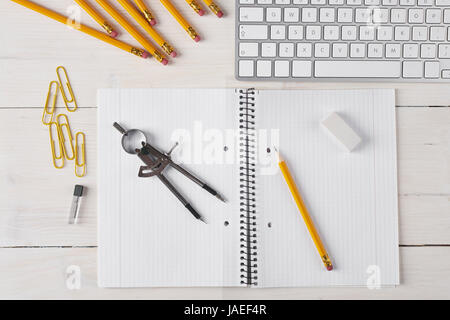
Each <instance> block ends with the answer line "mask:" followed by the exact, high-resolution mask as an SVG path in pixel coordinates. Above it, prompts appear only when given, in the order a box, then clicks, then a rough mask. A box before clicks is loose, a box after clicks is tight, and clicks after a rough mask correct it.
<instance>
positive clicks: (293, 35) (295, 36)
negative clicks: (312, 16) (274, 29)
mask: <svg viewBox="0 0 450 320" xmlns="http://www.w3.org/2000/svg"><path fill="white" fill-rule="evenodd" d="M288 38H289V40H302V39H303V26H289V31H288Z"/></svg>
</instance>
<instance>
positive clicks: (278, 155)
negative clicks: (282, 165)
mask: <svg viewBox="0 0 450 320" xmlns="http://www.w3.org/2000/svg"><path fill="white" fill-rule="evenodd" d="M273 149H274V150H275V153H276V154H277V157H278V162H281V161H283V158H282V157H281V155H280V151H278V148H277V147H275V146H273Z"/></svg>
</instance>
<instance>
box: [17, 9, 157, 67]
mask: <svg viewBox="0 0 450 320" xmlns="http://www.w3.org/2000/svg"><path fill="white" fill-rule="evenodd" d="M11 1H13V2H15V3H17V4H20V5H22V6H24V7H26V8H28V9H31V10H33V11H36V12H38V13H40V14H42V15H44V16H47V17H48V18H50V19H53V20H56V21H58V22H61V23H64V24H65V25H67V26H68V27H70V28H72V29H74V30H78V31H81V32H83V33H86V34H88V35H90V36H92V37H94V38H97V39H99V40H102V41H104V42H107V43H109V44H111V45H113V46H115V47H117V48H119V49H122V50H125V51H127V52H130V53H132V54H134V55H137V56H138V57H142V58H147V57H148V56H149V54H148V52H145V51H144V50H142V49H138V48H135V47H133V46H130V45H129V44H127V43H125V42H122V41H119V40H116V39H113V38H111V37H110V36H108V35H107V34H105V33H103V32H100V31H97V30H95V29H93V28H91V27H88V26H85V25H83V24H79V25H76V26H72V25H71V24H68V23H67V22H68V21H70V19H69V18H68V17H66V16H63V15H62V14H59V13H56V12H54V11H52V10H49V9H47V8H45V7H42V6H40V5H38V4H35V3H34V2H31V1H28V0H11Z"/></svg>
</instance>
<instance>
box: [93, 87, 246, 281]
mask: <svg viewBox="0 0 450 320" xmlns="http://www.w3.org/2000/svg"><path fill="white" fill-rule="evenodd" d="M235 97H236V95H235V92H234V90H196V89H189V90H184V89H175V90H174V89H171V90H165V89H156V90H154V89H142V90H119V89H117V90H116V89H105V90H100V91H99V94H98V105H99V111H98V148H99V149H98V159H99V160H98V161H99V163H98V168H99V178H98V182H99V198H98V206H99V208H98V212H99V223H98V229H99V230H98V234H99V253H98V279H99V280H98V282H99V285H100V286H101V287H170V286H178V287H182V286H238V285H239V284H240V278H239V275H240V271H239V262H240V261H239V213H238V212H239V201H238V197H239V190H238V187H239V186H238V181H239V180H238V175H239V173H238V170H237V166H236V165H235V164H234V163H231V164H227V163H207V160H208V158H207V157H206V158H205V157H203V156H202V152H208V150H210V151H211V144H210V143H209V147H210V149H208V148H207V147H206V146H207V145H208V141H209V139H211V137H212V136H214V133H215V132H217V131H219V132H223V131H224V130H227V129H229V130H234V129H235V128H236V125H237V123H238V120H237V112H236V105H237V104H236V101H235V100H234V99H235ZM115 121H117V122H119V123H120V124H121V125H123V126H124V127H125V128H127V129H133V128H136V129H141V130H143V131H145V132H146V133H147V134H148V138H149V142H150V143H151V144H153V145H154V146H156V147H158V148H160V149H161V150H164V151H168V150H169V149H170V147H171V146H172V145H173V143H174V141H173V139H172V140H171V138H173V135H174V132H178V133H183V132H184V133H186V134H188V135H190V136H191V137H192V139H184V140H182V141H180V140H177V141H179V142H180V143H181V145H180V147H178V148H177V149H176V150H175V151H174V155H173V156H174V160H177V158H180V159H183V157H185V158H184V159H186V157H187V158H189V155H188V154H186V153H190V155H191V161H190V163H185V164H184V167H185V168H186V169H188V170H189V171H191V172H192V173H194V174H195V175H197V176H198V177H199V178H201V179H202V180H204V181H206V182H207V183H208V184H209V185H210V186H212V187H213V188H215V189H216V190H217V191H219V192H220V193H221V194H222V195H223V196H224V197H225V198H226V199H227V203H226V204H224V203H222V202H220V201H219V200H217V199H216V198H215V197H213V196H212V195H210V194H209V193H207V192H206V191H205V190H203V189H201V188H200V187H199V186H197V185H196V184H194V183H193V182H192V181H190V180H188V179H187V178H185V177H184V176H183V175H181V174H180V173H179V172H177V171H175V170H174V169H170V168H169V169H167V170H166V172H165V175H166V177H167V178H168V179H169V180H170V181H171V182H172V183H173V184H174V185H175V187H176V188H177V189H178V190H179V191H180V192H181V193H182V194H183V195H184V196H185V197H186V198H187V199H188V200H189V201H190V202H191V204H192V205H193V206H194V208H196V209H197V211H198V212H199V213H200V214H202V215H203V216H204V217H205V218H206V220H207V221H208V224H207V225H205V224H203V223H202V222H200V221H197V220H195V219H194V218H193V216H192V215H191V214H190V213H189V212H188V211H187V210H186V209H185V208H184V207H183V206H182V204H181V203H180V202H179V201H178V200H177V199H176V198H175V197H174V195H172V194H171V193H170V192H169V190H168V189H167V188H166V187H165V186H164V185H163V184H162V183H161V182H160V181H159V179H157V178H139V177H138V176H137V174H138V170H139V167H140V166H141V165H142V164H143V163H142V162H141V161H140V160H139V159H138V158H137V156H133V155H129V154H127V153H125V152H124V151H123V150H122V147H121V143H120V142H121V134H120V133H119V132H118V131H117V130H116V129H114V128H113V126H112V125H113V122H115ZM195 135H199V136H200V139H197V138H198V136H197V138H196V137H195ZM216 142H217V141H216ZM198 143H200V144H202V143H203V144H204V145H200V146H199V145H196V144H198ZM218 143H219V149H220V152H225V150H224V148H223V145H222V143H223V142H221V141H218ZM232 147H233V146H229V148H230V149H232ZM198 150H200V153H199V152H198ZM225 221H227V222H228V223H229V225H228V226H225V225H224V222H225Z"/></svg>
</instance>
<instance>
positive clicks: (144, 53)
mask: <svg viewBox="0 0 450 320" xmlns="http://www.w3.org/2000/svg"><path fill="white" fill-rule="evenodd" d="M149 56H150V53H148V52H147V51H144V52H142V58H144V59H147V58H148V57H149Z"/></svg>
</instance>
